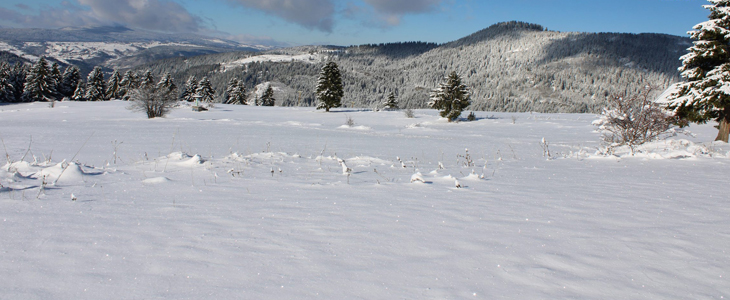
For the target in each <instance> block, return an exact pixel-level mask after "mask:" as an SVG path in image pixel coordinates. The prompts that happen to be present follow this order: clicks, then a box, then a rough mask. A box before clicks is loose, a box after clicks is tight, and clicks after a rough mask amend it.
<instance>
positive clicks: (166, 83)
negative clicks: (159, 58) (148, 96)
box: [155, 72, 177, 98]
mask: <svg viewBox="0 0 730 300" xmlns="http://www.w3.org/2000/svg"><path fill="white" fill-rule="evenodd" d="M155 88H156V89H157V90H158V91H160V92H162V93H166V94H172V95H175V94H177V85H175V82H173V81H172V74H170V73H169V72H167V73H165V74H163V75H162V78H161V79H160V82H158V83H157V86H156V87H155ZM175 98H177V96H176V97H175Z"/></svg>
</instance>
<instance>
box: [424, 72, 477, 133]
mask: <svg viewBox="0 0 730 300" xmlns="http://www.w3.org/2000/svg"><path fill="white" fill-rule="evenodd" d="M470 103H471V101H470V95H469V89H468V88H467V87H466V85H463V84H462V83H461V77H459V75H458V74H456V72H451V74H449V76H448V77H446V82H443V83H441V85H440V87H439V88H437V89H434V90H433V91H431V102H429V103H428V106H430V107H431V108H435V109H438V110H441V112H440V113H439V114H440V115H441V117H443V118H447V119H449V122H453V121H456V119H458V118H459V116H460V115H461V112H462V111H463V110H464V109H465V108H466V107H467V106H469V104H470Z"/></svg>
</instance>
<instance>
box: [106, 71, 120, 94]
mask: <svg viewBox="0 0 730 300" xmlns="http://www.w3.org/2000/svg"><path fill="white" fill-rule="evenodd" d="M121 92H122V75H121V74H119V72H118V71H117V70H114V73H112V76H111V77H109V82H107V84H106V99H121V98H122V96H124V95H122V93H121Z"/></svg>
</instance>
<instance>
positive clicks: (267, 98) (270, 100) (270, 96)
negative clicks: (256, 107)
mask: <svg viewBox="0 0 730 300" xmlns="http://www.w3.org/2000/svg"><path fill="white" fill-rule="evenodd" d="M260 101H261V106H274V103H276V99H274V89H273V88H272V87H271V85H270V84H269V85H268V87H267V88H266V90H265V91H264V94H263V95H262V96H261V99H260Z"/></svg>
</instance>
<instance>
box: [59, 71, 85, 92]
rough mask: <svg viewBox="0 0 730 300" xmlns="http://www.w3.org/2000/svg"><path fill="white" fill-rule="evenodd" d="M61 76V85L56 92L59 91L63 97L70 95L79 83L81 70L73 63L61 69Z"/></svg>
mask: <svg viewBox="0 0 730 300" xmlns="http://www.w3.org/2000/svg"><path fill="white" fill-rule="evenodd" d="M61 77H62V79H61V85H60V89H59V90H58V92H60V93H61V95H63V96H64V97H72V96H73V94H74V91H76V87H77V86H78V85H79V81H81V72H80V71H79V68H78V67H77V66H73V65H72V66H68V67H66V69H65V70H64V71H63V75H62V76H61Z"/></svg>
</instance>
